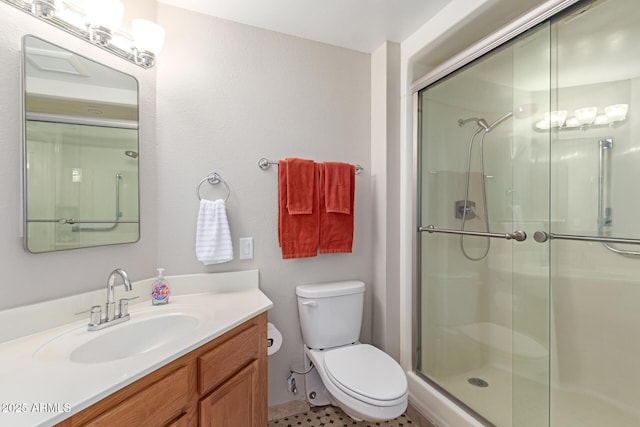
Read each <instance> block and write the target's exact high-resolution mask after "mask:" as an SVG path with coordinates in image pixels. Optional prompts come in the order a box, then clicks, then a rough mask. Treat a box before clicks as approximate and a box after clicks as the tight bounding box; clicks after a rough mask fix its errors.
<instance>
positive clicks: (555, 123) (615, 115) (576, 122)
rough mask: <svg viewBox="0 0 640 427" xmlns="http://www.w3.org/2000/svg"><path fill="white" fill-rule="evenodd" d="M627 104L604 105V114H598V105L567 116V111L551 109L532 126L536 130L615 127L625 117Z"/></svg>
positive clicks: (627, 109) (579, 109)
mask: <svg viewBox="0 0 640 427" xmlns="http://www.w3.org/2000/svg"><path fill="white" fill-rule="evenodd" d="M628 111H629V104H614V105H609V106H606V107H604V114H598V107H584V108H578V109H577V110H575V112H574V115H573V116H571V117H567V116H566V114H567V111H565V110H561V111H551V112H548V113H545V114H544V118H543V119H542V120H537V121H536V122H535V124H534V127H535V129H536V130H538V131H546V130H549V129H555V130H575V129H579V130H587V129H588V128H590V127H603V126H608V127H616V126H619V125H620V123H622V122H624V121H625V120H626V119H627V113H628Z"/></svg>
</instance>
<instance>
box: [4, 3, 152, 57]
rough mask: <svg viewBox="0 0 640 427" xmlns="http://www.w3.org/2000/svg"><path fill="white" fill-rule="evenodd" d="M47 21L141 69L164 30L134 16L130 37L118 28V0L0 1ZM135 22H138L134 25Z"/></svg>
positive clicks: (121, 12)
mask: <svg viewBox="0 0 640 427" xmlns="http://www.w3.org/2000/svg"><path fill="white" fill-rule="evenodd" d="M0 2H3V3H6V4H9V5H11V6H13V7H16V8H17V9H20V10H22V11H23V12H26V13H29V14H30V15H33V16H34V17H36V18H38V19H40V20H42V21H45V22H48V23H49V24H51V25H53V26H55V27H57V28H60V29H62V30H64V31H66V32H68V33H70V34H73V35H74V36H76V37H79V38H81V39H83V40H85V41H88V42H90V43H92V44H94V45H96V46H99V47H101V48H102V49H104V50H107V51H109V52H111V53H112V54H114V55H116V56H119V57H121V58H124V59H126V60H127V61H129V62H133V63H134V64H136V65H139V66H140V67H142V68H151V67H153V66H154V65H155V62H156V57H157V55H158V52H159V51H160V49H161V47H162V44H163V42H164V29H163V28H162V27H160V26H159V25H157V24H155V23H153V22H150V21H146V20H143V19H134V22H133V23H132V32H133V33H134V34H133V36H132V35H130V34H127V33H125V32H123V31H121V30H119V28H118V27H119V26H120V23H121V21H122V16H123V14H124V6H123V4H122V2H121V1H120V0H85V2H84V4H85V8H84V9H83V8H82V7H81V6H79V3H82V2H79V0H0ZM136 21H140V22H139V23H137V24H136Z"/></svg>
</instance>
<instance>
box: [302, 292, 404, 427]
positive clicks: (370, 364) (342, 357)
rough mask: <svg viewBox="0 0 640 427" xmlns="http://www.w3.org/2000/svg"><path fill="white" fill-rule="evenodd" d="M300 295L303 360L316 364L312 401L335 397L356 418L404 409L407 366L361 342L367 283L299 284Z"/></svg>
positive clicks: (332, 400)
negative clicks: (405, 368) (317, 379)
mask: <svg viewBox="0 0 640 427" xmlns="http://www.w3.org/2000/svg"><path fill="white" fill-rule="evenodd" d="M296 295H297V298H298V313H299V315H300V326H301V330H302V336H303V341H304V343H305V346H304V353H305V360H306V362H307V363H308V366H312V367H313V369H312V370H311V371H310V373H309V375H308V378H307V381H306V383H307V393H306V396H307V400H308V401H309V403H310V404H312V405H314V406H316V405H322V404H327V403H331V404H333V405H335V406H339V407H340V408H342V410H343V411H344V412H345V413H346V414H347V415H349V416H350V417H351V418H354V419H356V420H367V421H385V420H390V419H393V418H397V417H399V416H400V415H402V414H403V413H404V411H405V410H406V408H407V403H408V395H409V393H408V386H407V379H406V375H405V373H404V371H403V369H402V368H401V367H400V365H399V364H398V363H397V362H396V361H395V360H393V358H391V356H389V355H387V354H386V353H384V352H383V351H382V350H379V349H378V348H376V347H374V346H372V345H369V344H361V343H360V342H358V336H359V335H360V327H361V323H362V312H363V300H364V298H363V295H364V283H363V282H360V281H346V282H332V283H325V284H315V285H301V286H298V287H296ZM316 378H319V381H316ZM310 384H313V385H312V386H310ZM310 387H311V388H310ZM325 397H326V399H325Z"/></svg>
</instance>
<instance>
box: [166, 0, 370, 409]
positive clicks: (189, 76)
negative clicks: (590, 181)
mask: <svg viewBox="0 0 640 427" xmlns="http://www.w3.org/2000/svg"><path fill="white" fill-rule="evenodd" d="M158 20H159V23H160V24H161V25H163V26H164V27H165V29H166V30H167V40H166V44H165V47H164V49H163V52H162V60H161V61H160V63H159V65H158V86H157V96H158V103H157V105H158V120H157V123H158V140H157V143H158V188H159V193H158V211H157V215H158V246H159V248H160V249H159V256H158V263H159V264H160V265H162V266H163V267H165V268H166V269H167V273H168V274H181V273H196V272H205V271H209V272H216V271H230V270H243V269H250V268H258V269H260V287H261V289H262V290H263V292H265V294H266V295H267V296H268V297H269V298H271V299H272V300H273V302H274V307H273V309H272V310H271V311H270V312H269V321H270V322H272V323H274V324H275V325H276V327H277V328H278V329H279V330H280V331H281V333H282V335H283V339H284V343H283V345H282V348H281V349H280V351H279V352H278V353H277V354H275V355H273V356H271V357H270V358H269V403H270V405H275V404H280V403H284V402H286V401H289V400H291V399H302V398H303V395H302V394H301V393H300V394H299V395H298V396H293V395H291V394H290V393H288V392H287V391H286V378H287V377H288V375H289V370H290V368H291V367H292V366H297V367H298V369H302V338H301V334H300V327H299V322H298V312H297V305H296V298H295V286H296V285H297V284H303V283H313V282H323V281H331V280H344V279H360V280H363V281H364V282H365V283H366V284H367V289H368V292H367V296H366V303H367V308H366V310H365V323H364V327H363V333H362V339H363V340H365V341H369V340H370V336H371V332H370V325H371V320H370V319H371V309H370V305H371V298H372V279H373V275H372V266H373V260H372V249H371V248H372V236H371V235H372V233H371V217H372V210H373V206H372V196H371V179H372V178H371V161H370V157H371V155H370V150H371V145H370V139H371V136H370V127H369V124H370V56H369V55H367V54H363V53H358V52H355V51H351V50H347V49H342V48H337V47H333V46H329V45H325V44H321V43H317V42H311V41H307V40H304V39H300V38H296V37H291V36H286V35H283V34H279V33H274V32H271V31H266V30H261V29H258V28H255V27H250V26H247V25H242V24H237V23H233V22H230V21H225V20H221V19H216V18H212V17H209V16H205V15H201V14H197V13H193V12H189V11H186V10H183V9H179V8H175V7H171V6H166V5H159V14H158ZM261 157H266V158H268V159H270V160H279V159H282V158H285V157H303V158H309V159H315V160H317V161H329V160H336V161H344V162H350V163H359V164H361V165H362V166H363V167H364V172H363V173H362V174H360V175H358V176H357V177H356V196H355V200H356V201H355V204H356V205H355V215H356V218H355V238H354V246H353V253H352V254H334V255H321V256H318V257H315V258H306V259H294V260H282V259H281V254H280V249H279V247H278V241H277V203H276V197H277V167H276V166H272V167H271V169H269V170H266V171H263V170H261V169H260V168H258V166H257V163H258V159H260V158H261ZM211 171H217V172H218V173H220V175H222V177H223V178H224V179H225V180H226V181H227V183H228V184H229V187H230V188H231V196H230V198H229V201H228V203H227V215H228V218H229V222H230V226H231V234H232V239H233V244H234V252H235V260H234V261H232V262H229V263H226V264H221V265H217V266H208V267H205V266H203V265H202V264H201V263H199V262H197V260H196V258H195V256H194V235H195V219H196V215H197V211H198V199H197V197H196V192H195V190H196V185H197V184H198V182H199V181H200V180H201V179H202V178H204V177H205V176H206V175H207V174H208V173H209V172H211ZM202 194H203V195H206V196H208V197H211V198H213V197H220V196H224V195H225V194H226V193H225V191H224V190H223V189H221V188H214V187H211V186H209V185H208V184H207V185H204V186H203V188H202ZM247 236H252V237H253V238H254V254H255V257H254V259H253V260H239V259H238V239H239V238H240V237H247ZM298 381H302V378H301V377H300V378H298Z"/></svg>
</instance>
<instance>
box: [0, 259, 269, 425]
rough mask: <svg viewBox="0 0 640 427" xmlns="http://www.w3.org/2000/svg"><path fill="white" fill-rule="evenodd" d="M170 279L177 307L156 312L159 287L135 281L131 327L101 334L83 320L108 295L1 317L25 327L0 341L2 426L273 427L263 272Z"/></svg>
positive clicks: (0, 337)
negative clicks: (84, 310) (155, 294)
mask: <svg viewBox="0 0 640 427" xmlns="http://www.w3.org/2000/svg"><path fill="white" fill-rule="evenodd" d="M167 280H168V282H169V284H170V286H171V290H172V294H171V299H170V302H169V304H166V305H163V306H152V305H151V302H150V300H149V295H150V291H151V286H152V283H153V279H148V280H143V281H140V282H134V283H133V284H132V285H133V286H132V288H133V289H132V291H131V292H127V294H126V296H127V297H131V296H134V297H135V296H138V298H139V300H142V302H139V303H138V304H135V305H131V307H130V311H129V313H130V316H131V319H130V320H128V321H126V322H123V323H120V324H116V325H114V326H110V327H108V328H105V329H101V330H99V331H88V330H87V327H88V326H87V325H88V320H89V319H88V314H87V315H82V318H83V320H78V317H75V321H73V319H74V316H73V313H76V312H78V311H81V308H83V307H91V306H92V305H95V304H100V302H103V301H102V300H103V299H104V291H103V290H99V291H96V292H92V293H89V294H83V295H78V296H73V297H69V298H64V299H61V300H56V301H49V302H45V303H41V304H35V305H33V306H27V307H19V308H16V309H11V310H6V311H0V324H4V325H16V328H15V329H16V332H14V334H13V335H14V336H8V335H7V334H8V332H6V330H5V329H3V331H2V333H1V334H0V381H1V383H2V387H0V402H3V405H5V404H6V407H5V408H4V410H3V411H2V412H0V425H11V426H15V427H18V426H52V425H56V426H60V427H71V426H85V425H90V426H102V425H120V426H141V425H144V426H209V425H233V426H243V427H244V426H246V427H251V426H260V427H263V426H265V425H266V424H267V313H266V312H267V310H269V309H270V308H271V307H272V306H273V304H272V302H271V301H270V300H269V299H268V298H267V297H266V296H265V295H264V294H263V293H262V292H261V291H260V289H259V288H258V271H257V270H251V271H242V272H233V273H217V274H194V275H185V276H169V277H167ZM116 294H117V297H124V296H125V294H124V292H122V287H120V286H117V287H116ZM145 298H146V300H144V299H145ZM136 301H138V300H136ZM62 314H64V315H62ZM69 316H70V317H69ZM69 319H71V320H72V321H71V322H69V321H68V320H69ZM42 322H46V326H47V327H43V326H42ZM21 325H22V326H21ZM24 325H29V326H28V327H25V326H24ZM17 328H21V329H20V330H19V331H18V330H17ZM33 328H37V329H35V330H34V329H33Z"/></svg>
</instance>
